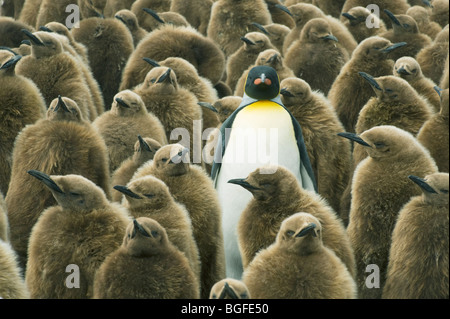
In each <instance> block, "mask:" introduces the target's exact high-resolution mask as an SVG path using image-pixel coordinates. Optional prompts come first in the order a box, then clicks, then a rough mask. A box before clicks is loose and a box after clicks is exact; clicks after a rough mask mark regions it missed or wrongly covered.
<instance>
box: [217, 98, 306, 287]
mask: <svg viewBox="0 0 450 319" xmlns="http://www.w3.org/2000/svg"><path fill="white" fill-rule="evenodd" d="M244 128H245V129H244ZM266 164H272V165H281V166H284V167H286V168H287V169H289V170H290V171H292V172H293V173H294V174H295V175H296V176H297V179H298V180H299V182H300V183H301V175H300V154H299V151H298V147H297V141H296V138H295V134H294V129H293V125H292V120H291V117H290V115H289V114H288V113H287V112H286V111H285V110H284V109H283V108H282V107H280V109H277V110H273V109H271V108H270V109H266V108H264V109H262V110H260V109H258V110H254V111H252V112H249V111H247V110H246V109H244V110H242V111H241V112H240V113H239V114H238V115H237V116H236V119H235V121H234V123H233V129H232V130H231V133H230V136H229V140H228V143H227V147H226V151H225V154H224V156H223V160H222V166H221V169H220V173H219V175H218V177H217V180H216V189H217V191H218V195H219V200H220V203H221V206H222V212H223V217H222V227H223V235H224V245H225V257H226V269H227V277H230V278H235V279H238V280H239V279H241V276H242V272H243V268H242V261H241V255H240V251H239V246H238V238H237V232H236V227H237V224H238V221H239V218H240V215H241V213H242V211H243V210H244V209H245V207H246V206H247V204H248V202H249V201H250V200H251V199H252V194H251V193H250V192H249V191H247V190H245V189H244V188H242V187H240V186H238V185H234V184H229V183H228V181H229V180H231V179H236V178H246V177H247V176H248V175H249V174H250V173H251V172H253V171H254V170H256V169H257V168H259V167H261V166H263V165H266ZM266 173H268V174H270V173H273V172H266Z"/></svg>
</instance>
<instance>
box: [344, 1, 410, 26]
mask: <svg viewBox="0 0 450 319" xmlns="http://www.w3.org/2000/svg"><path fill="white" fill-rule="evenodd" d="M374 4H375V5H376V6H378V8H380V18H381V19H382V20H383V21H384V23H385V24H386V25H389V23H390V22H391V20H390V19H389V17H388V16H387V14H386V12H385V11H384V9H387V10H389V11H390V12H392V13H393V14H405V13H406V11H407V10H408V9H409V8H410V4H409V3H408V0H396V1H391V0H376V1H374V0H347V1H345V3H344V6H343V7H342V12H348V11H349V10H350V9H351V8H354V7H358V6H359V7H364V8H367V7H368V6H369V5H374ZM343 19H345V18H344V17H343V16H341V21H342V20H343Z"/></svg>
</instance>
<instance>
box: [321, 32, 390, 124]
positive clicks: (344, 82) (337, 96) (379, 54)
mask: <svg viewBox="0 0 450 319" xmlns="http://www.w3.org/2000/svg"><path fill="white" fill-rule="evenodd" d="M395 47H396V46H395V45H394V44H393V43H391V42H390V41H389V40H387V39H384V38H381V37H370V38H368V39H366V40H364V41H362V42H361V43H360V44H359V45H358V47H357V48H356V49H355V51H354V52H353V55H352V57H351V59H350V60H349V61H348V62H347V63H346V64H345V65H344V66H343V68H342V69H341V73H340V74H339V75H338V76H337V78H336V80H335V82H334V83H333V85H332V86H331V89H330V91H329V93H328V98H329V100H330V102H331V104H332V105H333V106H334V108H335V109H336V112H337V114H338V117H339V120H340V121H341V123H342V124H343V125H344V127H345V130H346V131H347V132H354V131H355V125H356V121H357V119H358V114H359V111H360V110H361V108H362V107H363V106H364V105H365V104H366V103H367V101H368V100H369V98H370V97H372V96H373V95H374V92H373V90H372V88H371V87H370V85H368V84H367V82H366V81H365V80H364V79H363V78H362V77H361V76H360V75H359V74H358V72H366V73H368V74H371V75H372V76H375V77H377V76H383V75H389V74H392V68H393V67H394V61H392V60H391V58H390V52H392V50H395V49H394V48H395Z"/></svg>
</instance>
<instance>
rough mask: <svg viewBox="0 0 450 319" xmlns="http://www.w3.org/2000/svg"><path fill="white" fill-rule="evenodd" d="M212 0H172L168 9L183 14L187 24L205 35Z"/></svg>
mask: <svg viewBox="0 0 450 319" xmlns="http://www.w3.org/2000/svg"><path fill="white" fill-rule="evenodd" d="M213 3H214V1H213V0H195V1H192V0H191V1H189V2H188V1H185V0H172V1H171V4H170V11H172V12H177V13H179V14H181V15H182V16H184V17H185V18H186V20H187V21H188V22H189V24H190V25H191V26H192V27H193V28H195V29H197V30H198V31H199V32H200V33H201V34H203V35H205V36H206V31H207V29H208V24H209V19H210V17H211V7H212V5H213Z"/></svg>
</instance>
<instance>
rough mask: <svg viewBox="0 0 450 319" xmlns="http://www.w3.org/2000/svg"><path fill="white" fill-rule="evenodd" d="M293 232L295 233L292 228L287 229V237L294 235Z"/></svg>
mask: <svg viewBox="0 0 450 319" xmlns="http://www.w3.org/2000/svg"><path fill="white" fill-rule="evenodd" d="M294 234H295V232H294V231H293V230H288V231H287V232H286V235H288V236H289V237H292V236H294Z"/></svg>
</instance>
